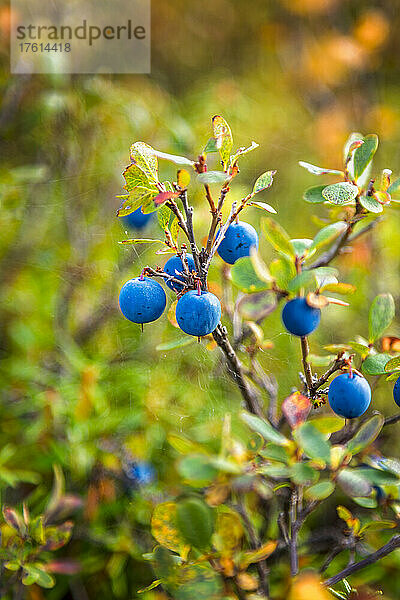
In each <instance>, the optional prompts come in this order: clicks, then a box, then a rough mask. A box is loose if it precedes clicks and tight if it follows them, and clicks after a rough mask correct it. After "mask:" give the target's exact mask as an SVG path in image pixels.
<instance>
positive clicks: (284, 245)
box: [261, 217, 296, 258]
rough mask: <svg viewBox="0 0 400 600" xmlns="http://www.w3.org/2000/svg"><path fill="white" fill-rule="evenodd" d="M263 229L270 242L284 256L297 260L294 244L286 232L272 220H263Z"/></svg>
mask: <svg viewBox="0 0 400 600" xmlns="http://www.w3.org/2000/svg"><path fill="white" fill-rule="evenodd" d="M261 229H262V232H263V233H264V236H265V238H266V239H267V240H268V242H269V243H270V244H271V245H272V246H273V247H274V248H275V250H277V251H278V252H281V253H282V254H285V255H287V256H290V257H293V258H295V256H296V253H295V251H294V248H293V245H292V242H291V241H290V237H289V235H288V234H287V233H286V231H285V230H284V229H283V227H281V225H279V223H277V222H276V221H274V220H273V219H271V218H269V217H268V218H264V219H261Z"/></svg>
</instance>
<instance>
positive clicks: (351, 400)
mask: <svg viewBox="0 0 400 600" xmlns="http://www.w3.org/2000/svg"><path fill="white" fill-rule="evenodd" d="M328 400H329V404H330V407H331V409H332V410H333V412H335V413H336V414H337V415H340V416H341V417H344V418H345V419H353V418H354V417H360V416H361V415H362V414H364V413H365V411H366V410H367V408H368V407H369V405H370V403H371V388H370V387H369V383H368V381H367V380H366V379H364V377H362V376H361V375H358V374H357V373H353V374H352V376H351V375H350V373H342V374H341V375H338V376H337V377H335V379H334V380H333V381H332V383H331V384H330V386H329V390H328Z"/></svg>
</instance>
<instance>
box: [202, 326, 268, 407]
mask: <svg viewBox="0 0 400 600" xmlns="http://www.w3.org/2000/svg"><path fill="white" fill-rule="evenodd" d="M212 335H213V338H214V340H215V341H216V342H217V345H218V346H219V347H220V348H221V350H222V352H223V353H224V355H225V358H226V361H227V363H228V370H229V373H230V374H231V375H232V378H233V380H234V381H235V383H236V384H237V386H238V387H239V390H240V393H241V394H242V397H243V399H244V401H245V403H246V407H247V410H249V411H250V412H251V413H253V414H255V415H258V416H259V417H261V418H265V417H264V415H263V412H262V410H261V406H260V403H259V399H258V397H257V394H256V393H255V391H254V390H252V389H251V387H250V386H249V384H248V382H247V381H246V378H245V375H244V372H243V366H242V363H241V362H240V360H239V358H238V356H237V354H236V352H235V351H234V349H233V348H232V345H231V343H230V341H229V338H228V334H227V331H226V327H224V326H223V325H222V323H219V324H218V325H217V327H216V329H215V330H214V331H213V334H212Z"/></svg>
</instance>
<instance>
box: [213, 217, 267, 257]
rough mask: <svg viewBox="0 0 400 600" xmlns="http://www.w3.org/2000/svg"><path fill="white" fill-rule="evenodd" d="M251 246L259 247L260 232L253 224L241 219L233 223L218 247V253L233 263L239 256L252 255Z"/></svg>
mask: <svg viewBox="0 0 400 600" xmlns="http://www.w3.org/2000/svg"><path fill="white" fill-rule="evenodd" d="M251 248H256V249H257V248H258V234H257V231H256V230H255V229H254V227H253V226H252V225H249V223H244V222H242V221H239V223H232V224H231V225H229V227H228V229H227V230H226V233H225V237H224V239H223V240H222V242H221V243H220V245H219V247H218V254H219V255H220V257H221V258H222V260H224V261H225V262H226V263H228V264H230V265H233V264H234V263H235V262H236V261H237V260H238V258H242V256H250V250H251Z"/></svg>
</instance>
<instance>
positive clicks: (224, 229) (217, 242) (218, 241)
mask: <svg viewBox="0 0 400 600" xmlns="http://www.w3.org/2000/svg"><path fill="white" fill-rule="evenodd" d="M221 195H222V193H221ZM235 210H236V202H232V207H231V212H230V214H229V217H228V219H227V221H226V223H224V225H223V226H222V227H221V229H220V232H219V235H218V238H217V239H216V240H215V242H214V243H213V245H212V247H211V250H210V252H209V255H208V258H207V261H206V264H205V265H204V271H205V272H206V273H208V269H209V268H210V265H211V261H212V259H213V257H214V254H215V253H216V251H217V250H218V248H219V245H220V244H221V242H222V240H223V239H224V237H225V234H226V232H227V229H228V227H229V225H230V224H231V220H230V219H231V216H232V215H233V214H234V212H235ZM207 245H208V242H207Z"/></svg>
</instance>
